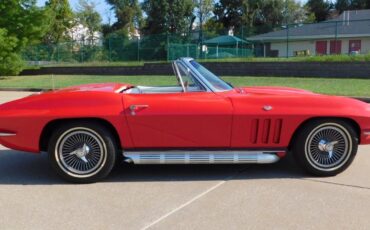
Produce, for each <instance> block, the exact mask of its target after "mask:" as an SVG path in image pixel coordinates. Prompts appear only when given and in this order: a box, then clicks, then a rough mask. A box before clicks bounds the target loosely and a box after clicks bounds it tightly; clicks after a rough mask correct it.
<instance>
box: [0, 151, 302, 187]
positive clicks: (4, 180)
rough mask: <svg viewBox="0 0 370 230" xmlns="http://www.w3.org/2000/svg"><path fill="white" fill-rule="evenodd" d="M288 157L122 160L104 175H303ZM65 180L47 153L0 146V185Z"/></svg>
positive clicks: (115, 178) (135, 178)
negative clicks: (236, 161)
mask: <svg viewBox="0 0 370 230" xmlns="http://www.w3.org/2000/svg"><path fill="white" fill-rule="evenodd" d="M302 177H305V174H304V173H303V172H302V171H301V170H300V169H299V168H298V167H297V165H296V164H295V162H294V160H293V159H292V158H291V157H287V158H285V159H282V160H281V161H280V162H278V163H276V164H271V165H248V164H244V165H132V164H126V163H122V164H121V165H119V167H117V168H115V169H114V170H113V172H112V173H111V174H110V175H109V176H108V178H106V179H104V181H103V182H104V183H112V182H152V181H161V182H166V181H169V182H171V181H211V180H243V179H275V178H302ZM1 184H3V185H4V184H7V185H52V184H68V183H66V182H65V181H63V180H62V179H60V178H59V176H57V175H56V174H55V173H54V171H53V170H52V168H51V166H50V165H49V163H48V158H47V155H46V154H45V153H44V154H40V155H35V154H30V153H22V152H16V151H12V150H0V185H1Z"/></svg>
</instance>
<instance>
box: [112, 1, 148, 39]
mask: <svg viewBox="0 0 370 230" xmlns="http://www.w3.org/2000/svg"><path fill="white" fill-rule="evenodd" d="M106 2H107V3H108V4H110V5H111V6H112V9H113V10H114V13H115V15H116V18H117V22H116V23H114V24H113V28H112V29H113V31H114V30H129V31H131V32H133V31H134V30H135V29H136V28H141V26H142V21H143V14H142V10H141V8H140V5H139V3H138V0H106Z"/></svg>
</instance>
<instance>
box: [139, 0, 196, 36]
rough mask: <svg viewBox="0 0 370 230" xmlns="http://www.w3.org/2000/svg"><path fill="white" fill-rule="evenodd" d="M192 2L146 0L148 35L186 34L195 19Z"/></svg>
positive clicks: (144, 8)
mask: <svg viewBox="0 0 370 230" xmlns="http://www.w3.org/2000/svg"><path fill="white" fill-rule="evenodd" d="M193 9H194V4H193V1H192V0H145V1H144V3H143V10H144V12H145V13H146V15H147V18H146V24H145V27H144V30H145V32H146V33H147V34H159V33H186V32H188V29H189V28H190V26H191V23H192V19H193Z"/></svg>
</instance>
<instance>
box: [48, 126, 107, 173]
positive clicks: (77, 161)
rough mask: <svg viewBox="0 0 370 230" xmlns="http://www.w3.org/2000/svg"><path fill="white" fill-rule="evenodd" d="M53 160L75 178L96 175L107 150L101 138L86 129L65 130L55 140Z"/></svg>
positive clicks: (105, 157) (102, 164)
mask: <svg viewBox="0 0 370 230" xmlns="http://www.w3.org/2000/svg"><path fill="white" fill-rule="evenodd" d="M55 158H56V159H57V163H58V165H59V167H60V169H61V170H63V171H64V172H65V173H67V174H69V175H71V176H73V177H77V178H87V177H91V176H93V175H95V174H97V173H98V172H99V171H100V170H101V168H102V167H103V166H104V164H105V162H106V159H107V148H106V145H105V143H104V140H103V139H102V137H101V136H100V135H99V134H98V133H96V132H95V131H93V130H91V129H88V128H82V127H78V128H74V129H70V130H67V131H66V132H65V133H63V134H62V135H61V136H60V137H59V139H58V140H57V143H56V146H55Z"/></svg>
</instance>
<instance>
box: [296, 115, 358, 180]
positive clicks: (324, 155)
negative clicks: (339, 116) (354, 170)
mask: <svg viewBox="0 0 370 230" xmlns="http://www.w3.org/2000/svg"><path fill="white" fill-rule="evenodd" d="M357 148H358V138H357V134H356V132H355V131H354V129H353V127H352V126H351V125H349V124H348V123H346V122H344V121H342V120H329V119H326V120H316V121H312V122H310V123H308V124H307V125H305V126H304V127H303V128H302V129H301V130H300V131H299V133H298V134H297V136H296V139H295V141H294V143H293V147H292V150H293V154H294V156H295V158H296V160H297V161H298V163H299V164H300V165H301V166H302V167H303V168H304V169H305V170H306V171H307V172H309V173H310V174H313V175H315V176H334V175H336V174H338V173H341V172H343V171H344V170H345V169H346V168H348V166H349V165H350V164H351V163H352V161H353V159H354V158H355V156H356V153H357Z"/></svg>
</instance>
